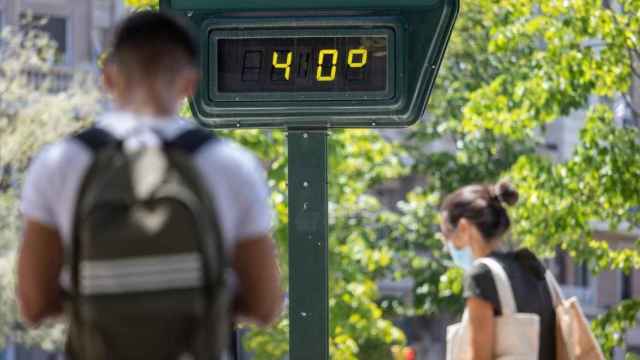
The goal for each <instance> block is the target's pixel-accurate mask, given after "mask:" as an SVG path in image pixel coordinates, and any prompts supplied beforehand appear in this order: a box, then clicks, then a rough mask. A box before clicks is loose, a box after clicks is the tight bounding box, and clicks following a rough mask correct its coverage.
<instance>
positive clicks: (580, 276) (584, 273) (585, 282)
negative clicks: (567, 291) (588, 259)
mask: <svg viewBox="0 0 640 360" xmlns="http://www.w3.org/2000/svg"><path fill="white" fill-rule="evenodd" d="M575 272H576V273H575V274H576V282H575V284H576V285H577V286H581V287H585V288H587V287H589V285H590V281H589V280H590V277H591V272H590V271H589V267H588V266H587V264H585V263H582V264H577V265H576V267H575Z"/></svg>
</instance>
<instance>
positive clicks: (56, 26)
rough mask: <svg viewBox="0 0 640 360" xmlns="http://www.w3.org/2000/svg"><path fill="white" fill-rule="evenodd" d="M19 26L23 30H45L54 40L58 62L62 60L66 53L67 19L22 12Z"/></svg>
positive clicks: (67, 44) (67, 47) (67, 45)
mask: <svg viewBox="0 0 640 360" xmlns="http://www.w3.org/2000/svg"><path fill="white" fill-rule="evenodd" d="M20 18H21V21H20V28H21V29H23V30H27V31H28V30H40V31H43V32H46V33H47V34H49V36H50V37H51V40H53V41H55V43H56V44H57V46H58V52H59V54H60V59H59V60H60V62H64V61H65V60H66V58H67V55H68V50H69V41H68V36H69V32H68V29H67V19H66V18H64V17H60V16H46V15H32V14H22V15H21V16H20Z"/></svg>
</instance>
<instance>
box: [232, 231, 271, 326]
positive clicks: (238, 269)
mask: <svg viewBox="0 0 640 360" xmlns="http://www.w3.org/2000/svg"><path fill="white" fill-rule="evenodd" d="M276 258H277V254H276V251H275V248H274V243H273V240H272V239H271V237H270V236H268V235H264V236H261V237H255V238H251V239H244V240H241V241H240V242H238V244H237V245H236V248H235V251H234V253H233V261H232V266H233V270H234V272H235V274H236V276H237V277H238V292H237V296H236V299H235V303H234V308H235V309H234V310H235V314H236V317H239V318H244V319H247V320H249V321H252V322H255V323H257V324H258V325H261V326H267V325H270V324H271V323H273V322H274V321H275V320H276V319H277V318H278V315H280V312H281V309H282V302H283V293H282V289H281V288H280V276H279V271H278V264H277V263H276Z"/></svg>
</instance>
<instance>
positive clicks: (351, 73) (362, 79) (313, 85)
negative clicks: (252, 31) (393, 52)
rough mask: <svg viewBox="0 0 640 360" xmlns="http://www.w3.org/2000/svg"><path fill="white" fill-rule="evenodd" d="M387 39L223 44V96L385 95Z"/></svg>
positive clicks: (219, 77)
mask: <svg viewBox="0 0 640 360" xmlns="http://www.w3.org/2000/svg"><path fill="white" fill-rule="evenodd" d="M388 42H389V39H388V37H387V36H382V35H369V36H326V37H325V36H313V37H272V38H244V39H236V38H219V39H218V40H217V56H218V61H217V90H218V92H219V93H221V94H223V93H278V92H285V93H286V92H325V93H351V92H358V93H362V92H384V91H387V90H388V89H387V87H388V86H389V83H390V81H389V78H388V77H389V74H390V72H391V71H390V69H389V68H388V67H389V61H388V57H389V43H388Z"/></svg>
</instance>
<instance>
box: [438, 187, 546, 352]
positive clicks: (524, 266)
mask: <svg viewBox="0 0 640 360" xmlns="http://www.w3.org/2000/svg"><path fill="white" fill-rule="evenodd" d="M517 201H518V192H517V191H516V190H515V189H514V188H513V187H512V186H511V185H510V184H509V183H507V182H500V183H498V184H497V185H469V186H465V187H463V188H461V189H459V190H458V191H456V192H454V193H452V194H450V195H449V196H447V198H446V199H445V201H444V203H443V205H442V223H441V229H442V234H443V235H444V238H445V239H446V246H447V247H448V249H449V252H450V253H451V257H452V259H453V261H454V262H455V264H456V265H458V266H459V267H461V268H462V269H464V271H465V276H464V296H465V298H466V306H467V312H468V320H469V328H470V341H471V344H470V346H471V354H472V359H473V360H490V359H494V344H495V336H496V334H495V323H494V322H495V319H496V317H499V316H501V304H500V300H499V296H498V290H497V288H496V283H495V281H494V278H493V276H492V273H491V270H490V269H489V267H488V266H486V265H485V264H484V263H480V262H478V261H476V260H478V259H481V258H485V257H489V258H492V259H493V260H495V261H497V262H498V263H499V265H500V266H502V267H503V268H504V270H505V272H506V273H507V277H508V278H509V280H510V283H511V287H512V289H513V293H514V297H515V302H516V307H517V311H518V312H520V313H530V314H537V315H538V316H539V317H540V351H539V359H541V360H554V359H555V358H556V356H555V312H554V307H553V303H552V298H551V294H550V291H549V288H548V286H547V283H546V281H545V268H544V266H543V265H542V264H541V263H540V261H539V260H538V259H537V258H536V256H535V255H534V254H533V253H531V252H530V251H529V250H526V249H522V250H518V251H503V250H502V249H501V244H502V239H503V237H504V236H505V234H506V233H507V232H508V230H509V227H510V225H511V221H510V219H509V215H508V214H507V210H506V208H505V207H506V206H511V205H515V204H516V203H517Z"/></svg>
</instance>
